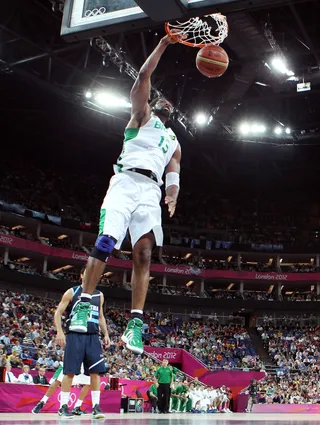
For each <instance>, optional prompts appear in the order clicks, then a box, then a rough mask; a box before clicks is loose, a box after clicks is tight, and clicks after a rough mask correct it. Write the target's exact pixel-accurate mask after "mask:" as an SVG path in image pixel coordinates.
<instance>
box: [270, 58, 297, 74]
mask: <svg viewBox="0 0 320 425" xmlns="http://www.w3.org/2000/svg"><path fill="white" fill-rule="evenodd" d="M271 65H272V67H273V68H274V69H275V70H276V71H278V72H280V73H281V74H286V75H287V76H288V77H293V76H294V72H293V71H290V70H289V69H288V67H287V64H286V61H285V60H284V59H283V58H281V57H275V58H273V59H272V62H271Z"/></svg>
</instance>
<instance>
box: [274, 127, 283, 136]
mask: <svg viewBox="0 0 320 425" xmlns="http://www.w3.org/2000/svg"><path fill="white" fill-rule="evenodd" d="M274 132H275V133H276V134H277V135H280V134H282V128H281V127H276V128H275V129H274Z"/></svg>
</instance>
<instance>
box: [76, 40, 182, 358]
mask: <svg viewBox="0 0 320 425" xmlns="http://www.w3.org/2000/svg"><path fill="white" fill-rule="evenodd" d="M174 43H175V41H174V40H173V39H171V38H170V37H169V36H165V37H164V38H162V40H161V41H160V42H159V44H158V46H157V47H156V48H155V50H154V51H153V52H152V53H151V55H150V56H149V57H148V59H147V60H146V62H145V63H144V64H143V66H142V67H141V69H140V71H139V74H138V77H137V79H136V81H135V83H134V85H133V88H132V90H131V103H132V113H131V119H130V121H129V123H128V125H127V128H126V130H125V139H124V143H123V149H122V152H121V154H120V157H119V158H118V161H117V164H116V165H115V167H114V169H115V175H114V176H113V177H112V178H111V181H110V185H109V189H108V192H107V194H106V197H105V199H104V201H103V204H102V207H101V213H100V228H99V236H98V238H97V241H96V244H95V247H94V249H93V250H92V252H91V254H90V257H89V259H88V263H87V267H86V276H85V278H84V282H83V288H84V289H83V293H82V294H81V302H80V303H79V304H78V305H77V308H76V309H75V311H74V313H75V314H74V316H73V318H72V321H71V324H70V330H71V331H72V332H86V330H87V319H88V314H89V309H90V302H91V295H92V294H93V291H94V290H95V288H96V285H97V283H98V282H99V280H100V278H101V275H102V273H103V271H104V268H105V262H106V261H107V259H108V257H110V256H111V253H112V250H113V249H114V248H119V247H120V245H121V243H122V240H123V238H124V236H125V233H126V230H127V228H129V231H130V235H131V242H132V246H133V273H132V282H131V284H132V310H131V313H132V320H130V322H129V323H128V326H127V329H126V331H125V333H124V334H123V336H122V340H123V341H124V342H125V343H126V346H127V348H128V349H130V350H132V351H133V352H135V353H137V354H142V353H143V345H142V336H141V330H142V325H143V309H144V305H145V299H146V295H147V290H148V283H149V277H150V259H151V252H152V249H153V247H154V245H155V244H156V245H158V246H161V245H162V242H163V233H162V227H161V209H160V205H159V203H160V200H161V190H160V186H161V185H162V183H163V182H162V175H163V173H164V172H165V174H166V179H165V180H166V182H165V188H166V197H165V203H166V204H167V205H168V210H169V215H170V217H172V216H173V214H174V212H175V208H176V204H177V198H178V193H179V173H180V159H181V149H180V145H179V143H178V141H177V138H176V136H175V134H174V132H173V131H172V130H171V129H169V128H166V126H165V124H166V122H167V121H168V120H169V118H170V115H171V113H172V112H173V107H172V105H171V103H170V102H168V101H167V100H165V99H163V98H161V99H158V100H157V101H156V102H155V104H154V105H151V106H150V105H149V104H148V100H149V97H150V89H151V82H150V77H151V74H152V73H153V71H154V70H155V69H156V67H157V65H158V62H159V60H160V58H161V56H162V54H163V53H164V51H165V50H166V48H167V47H168V45H169V44H174Z"/></svg>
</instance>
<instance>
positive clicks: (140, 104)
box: [130, 35, 176, 126]
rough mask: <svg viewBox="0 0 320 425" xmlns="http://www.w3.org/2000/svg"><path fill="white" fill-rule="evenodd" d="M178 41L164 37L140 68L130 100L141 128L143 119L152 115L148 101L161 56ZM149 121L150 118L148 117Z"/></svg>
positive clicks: (133, 114) (134, 116)
mask: <svg viewBox="0 0 320 425" xmlns="http://www.w3.org/2000/svg"><path fill="white" fill-rule="evenodd" d="M175 43H176V41H175V40H174V39H173V38H171V37H170V36H168V35H166V36H165V37H163V38H162V39H161V40H160V42H159V44H158V45H157V47H156V48H155V49H154V51H153V52H152V53H151V55H150V56H149V57H148V59H147V60H146V61H145V63H144V64H143V65H142V67H141V68H140V71H139V74H138V77H137V79H136V81H135V83H134V85H133V87H132V90H131V93H130V99H131V104H132V110H131V116H132V118H133V119H135V120H136V121H137V124H138V125H139V126H141V125H142V121H143V119H144V118H145V117H146V116H148V115H150V107H149V104H148V100H149V97H150V89H151V75H152V73H153V71H154V70H155V69H156V67H157V65H158V63H159V60H160V58H161V56H162V55H163V53H164V51H165V50H166V48H167V47H168V46H169V44H175ZM148 119H149V117H148Z"/></svg>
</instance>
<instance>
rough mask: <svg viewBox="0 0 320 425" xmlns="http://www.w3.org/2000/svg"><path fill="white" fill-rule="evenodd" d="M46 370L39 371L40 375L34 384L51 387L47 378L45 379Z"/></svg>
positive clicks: (41, 368) (36, 377)
mask: <svg viewBox="0 0 320 425" xmlns="http://www.w3.org/2000/svg"><path fill="white" fill-rule="evenodd" d="M45 373H46V369H45V368H44V367H40V369H39V371H38V375H36V376H34V377H33V383H34V384H39V385H49V382H48V381H47V378H46V377H45Z"/></svg>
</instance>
